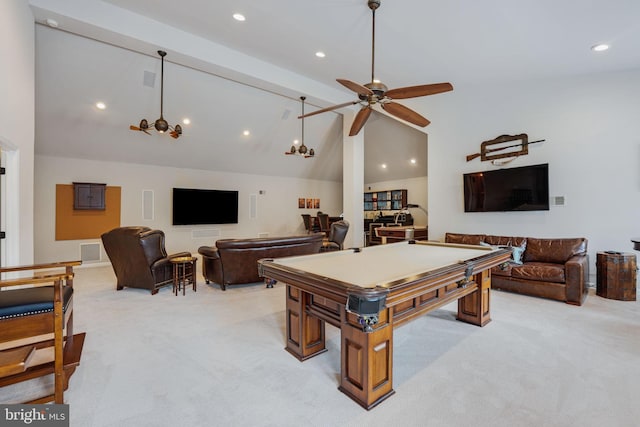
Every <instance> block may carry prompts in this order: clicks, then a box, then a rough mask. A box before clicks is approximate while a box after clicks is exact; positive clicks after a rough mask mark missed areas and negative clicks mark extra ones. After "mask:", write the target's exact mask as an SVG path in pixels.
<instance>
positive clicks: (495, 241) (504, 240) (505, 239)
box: [484, 235, 527, 246]
mask: <svg viewBox="0 0 640 427" xmlns="http://www.w3.org/2000/svg"><path fill="white" fill-rule="evenodd" d="M484 241H485V242H487V243H488V244H490V245H491V246H521V245H522V243H523V242H526V241H527V238H526V237H511V236H490V235H487V236H485V238H484Z"/></svg>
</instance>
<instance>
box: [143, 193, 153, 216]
mask: <svg viewBox="0 0 640 427" xmlns="http://www.w3.org/2000/svg"><path fill="white" fill-rule="evenodd" d="M153 217H154V210H153V190H142V219H144V220H146V221H153Z"/></svg>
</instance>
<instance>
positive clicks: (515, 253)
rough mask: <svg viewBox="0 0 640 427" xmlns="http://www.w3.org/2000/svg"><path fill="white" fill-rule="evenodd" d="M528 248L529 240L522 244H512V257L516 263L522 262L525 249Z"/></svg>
mask: <svg viewBox="0 0 640 427" xmlns="http://www.w3.org/2000/svg"><path fill="white" fill-rule="evenodd" d="M526 248H527V242H526V241H524V242H522V244H521V245H520V246H511V258H512V259H513V263H514V264H522V258H523V255H524V250H525V249H526Z"/></svg>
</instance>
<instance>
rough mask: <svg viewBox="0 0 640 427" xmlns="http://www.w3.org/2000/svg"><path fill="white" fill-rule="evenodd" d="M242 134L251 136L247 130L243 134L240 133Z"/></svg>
mask: <svg viewBox="0 0 640 427" xmlns="http://www.w3.org/2000/svg"><path fill="white" fill-rule="evenodd" d="M242 134H243V135H244V136H249V135H250V134H251V132H249V131H248V130H245V131H244V132H242Z"/></svg>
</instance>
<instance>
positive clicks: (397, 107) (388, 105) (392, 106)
mask: <svg viewBox="0 0 640 427" xmlns="http://www.w3.org/2000/svg"><path fill="white" fill-rule="evenodd" d="M382 108H383V109H384V111H386V112H387V113H389V114H391V115H392V116H396V117H398V118H399V119H402V120H404V121H407V122H409V123H413V124H414V125H417V126H421V127H425V126H427V125H428V124H429V123H431V122H430V121H429V120H427V119H426V118H424V117H422V116H421V115H420V114H418V113H416V112H415V111H413V110H412V109H410V108H407V107H405V106H404V105H401V104H398V103H397V102H385V103H384V104H382Z"/></svg>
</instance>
